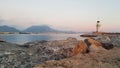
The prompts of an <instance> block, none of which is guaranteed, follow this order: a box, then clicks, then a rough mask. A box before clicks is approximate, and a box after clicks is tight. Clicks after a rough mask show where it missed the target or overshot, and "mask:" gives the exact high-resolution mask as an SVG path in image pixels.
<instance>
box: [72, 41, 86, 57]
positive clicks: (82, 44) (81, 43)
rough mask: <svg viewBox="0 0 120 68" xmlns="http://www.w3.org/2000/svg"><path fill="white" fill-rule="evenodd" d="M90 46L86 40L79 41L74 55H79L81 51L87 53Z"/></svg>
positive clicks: (74, 49)
mask: <svg viewBox="0 0 120 68" xmlns="http://www.w3.org/2000/svg"><path fill="white" fill-rule="evenodd" d="M87 52H88V47H87V45H86V43H85V42H84V41H79V42H78V44H77V45H75V47H74V48H73V55H77V54H79V53H87Z"/></svg>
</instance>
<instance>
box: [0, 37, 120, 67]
mask: <svg viewBox="0 0 120 68" xmlns="http://www.w3.org/2000/svg"><path fill="white" fill-rule="evenodd" d="M111 41H113V42H111ZM119 41H120V37H118V36H117V37H116V36H112V37H111V36H104V35H101V36H99V37H97V38H86V39H85V40H77V39H76V38H72V37H69V38H67V39H66V40H53V41H35V42H28V43H26V44H24V45H18V44H12V43H8V42H0V56H1V58H0V59H1V60H2V59H3V60H2V61H0V63H1V64H0V67H11V64H13V65H12V66H14V67H15V66H16V67H22V68H46V67H47V68H51V67H52V68H54V67H56V65H57V67H61V68H79V67H81V68H85V66H80V65H81V64H82V65H83V64H85V65H88V67H89V65H90V66H91V65H92V64H91V63H92V62H96V61H95V60H97V61H98V62H100V63H101V65H100V66H104V65H105V66H106V63H105V62H108V63H109V64H110V65H111V63H110V62H112V63H113V64H114V66H116V68H117V67H118V68H119V67H120V64H118V63H119V62H120V61H119V59H120V57H119V54H120V53H119V52H118V51H120V43H119ZM114 52H116V53H115V54H114ZM107 54H109V55H107ZM112 54H114V57H113V56H112ZM81 55H82V56H81ZM6 56H7V57H6ZM90 56H93V57H90ZM96 56H98V57H96ZM99 56H101V57H99ZM107 56H108V57H110V58H107ZM85 57H86V58H85ZM75 58H76V59H75ZM79 58H82V59H79ZM93 58H94V59H95V60H94V59H93ZM104 58H107V59H108V60H106V59H104ZM5 59H7V60H5ZM85 59H88V60H85ZM100 59H101V60H100ZM113 59H116V60H115V62H116V63H115V62H114V61H112V60H113ZM77 60H79V61H80V62H79V61H77ZM109 60H110V62H109ZM76 61H77V62H78V63H76ZM81 61H82V62H81ZM90 61H91V63H90ZM103 61H105V62H103ZM8 62H10V63H11V64H8ZM23 62H24V64H23ZM85 62H89V64H88V63H87V64H86V63H85ZM75 63H76V64H78V65H76V64H75ZM96 63H97V62H96ZM96 63H94V65H95V66H94V67H99V64H96ZM6 64H7V65H6ZM54 64H55V65H54ZM69 66H70V67H69ZM94 67H90V68H94ZM107 67H109V65H108V66H107ZM102 68H104V67H102Z"/></svg>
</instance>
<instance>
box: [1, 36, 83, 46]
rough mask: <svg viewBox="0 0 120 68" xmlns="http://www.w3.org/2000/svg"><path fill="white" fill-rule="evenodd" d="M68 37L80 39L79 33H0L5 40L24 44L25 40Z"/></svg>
mask: <svg viewBox="0 0 120 68" xmlns="http://www.w3.org/2000/svg"><path fill="white" fill-rule="evenodd" d="M68 37H75V38H77V39H82V38H81V37H80V34H4V35H2V34H1V35H0V38H1V39H4V40H6V41H7V42H11V43H17V44H24V43H26V42H32V41H41V40H48V41H49V40H64V39H66V38H68Z"/></svg>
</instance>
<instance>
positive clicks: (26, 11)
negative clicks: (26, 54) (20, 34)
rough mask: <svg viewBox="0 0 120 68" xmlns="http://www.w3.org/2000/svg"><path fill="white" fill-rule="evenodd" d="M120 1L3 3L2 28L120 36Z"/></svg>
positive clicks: (0, 4) (3, 0) (24, 0)
mask: <svg viewBox="0 0 120 68" xmlns="http://www.w3.org/2000/svg"><path fill="white" fill-rule="evenodd" d="M119 19H120V0H0V25H9V26H13V27H16V28H18V29H21V30H23V29H25V28H27V27H30V26H32V25H49V26H51V27H53V28H56V29H61V30H73V31H95V29H96V21H97V20H100V24H101V27H100V31H110V32H120V30H119V29H120V20H119Z"/></svg>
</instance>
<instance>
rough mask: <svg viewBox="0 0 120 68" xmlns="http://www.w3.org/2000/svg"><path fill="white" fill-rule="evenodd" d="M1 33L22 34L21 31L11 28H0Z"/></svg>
mask: <svg viewBox="0 0 120 68" xmlns="http://www.w3.org/2000/svg"><path fill="white" fill-rule="evenodd" d="M0 32H20V31H19V30H17V29H16V28H13V27H10V26H0Z"/></svg>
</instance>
